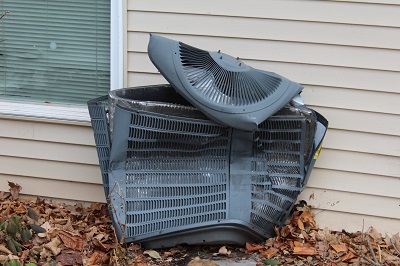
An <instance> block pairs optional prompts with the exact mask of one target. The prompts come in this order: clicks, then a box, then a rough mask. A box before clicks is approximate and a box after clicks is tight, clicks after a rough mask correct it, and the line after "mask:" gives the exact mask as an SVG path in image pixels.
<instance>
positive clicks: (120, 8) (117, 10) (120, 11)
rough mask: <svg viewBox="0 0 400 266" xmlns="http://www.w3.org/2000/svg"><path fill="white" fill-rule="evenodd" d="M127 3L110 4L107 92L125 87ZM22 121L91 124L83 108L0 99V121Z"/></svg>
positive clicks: (84, 106)
mask: <svg viewBox="0 0 400 266" xmlns="http://www.w3.org/2000/svg"><path fill="white" fill-rule="evenodd" d="M125 2H126V1H123V0H110V24H111V25H110V90H115V89H119V88H122V87H124V83H125V82H124V79H125V75H124V71H125V69H126V68H125V63H124V54H125V40H126V28H125V27H124V25H125V24H126V23H125V21H126V18H125V16H124V10H125V11H126V3H125ZM1 116H3V117H20V118H25V119H35V118H37V119H40V120H42V119H49V120H64V121H67V122H78V123H81V122H84V123H86V122H90V116H89V112H88V109H87V106H86V105H81V106H80V105H72V104H71V105H69V104H58V103H37V102H29V101H24V102H22V101H21V102H19V101H9V100H3V99H0V117H1Z"/></svg>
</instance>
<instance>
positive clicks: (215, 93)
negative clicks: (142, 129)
mask: <svg viewBox="0 0 400 266" xmlns="http://www.w3.org/2000/svg"><path fill="white" fill-rule="evenodd" d="M148 54H149V57H150V60H151V61H152V62H153V64H154V65H155V66H156V67H157V69H158V70H159V71H160V73H161V74H162V75H163V76H164V77H165V78H166V79H167V80H168V82H169V83H170V84H171V85H172V86H173V87H174V88H175V90H176V91H177V92H178V93H180V94H181V95H182V96H183V97H184V98H186V99H187V100H188V101H189V102H191V103H192V104H193V105H194V106H195V107H197V108H198V109H199V110H200V111H202V112H203V113H204V114H205V115H207V116H208V117H209V118H210V119H212V120H214V121H215V122H218V123H220V124H222V125H225V126H230V127H233V128H236V129H240V130H244V131H254V130H256V129H257V127H258V125H259V124H260V123H262V122H263V121H264V120H266V119H267V118H268V117H270V116H271V115H273V114H274V113H275V112H277V111H278V110H280V109H281V108H282V107H283V106H285V105H286V104H287V103H288V102H290V100H291V99H292V98H293V97H295V96H296V95H297V94H298V93H299V92H300V91H301V90H302V89H303V87H302V86H301V85H300V84H298V83H296V82H293V81H290V80H288V79H286V78H284V77H282V76H280V75H278V74H275V73H273V72H267V71H263V70H258V69H255V68H252V67H250V66H248V65H246V64H245V63H243V62H242V61H241V60H239V58H234V57H232V56H230V55H227V54H224V53H221V52H219V51H218V52H209V51H205V50H201V49H199V48H196V47H193V46H190V45H187V44H185V43H182V42H178V41H175V40H171V39H167V38H164V37H161V36H158V35H154V34H151V35H150V42H149V45H148Z"/></svg>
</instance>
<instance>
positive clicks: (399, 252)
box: [390, 238, 400, 255]
mask: <svg viewBox="0 0 400 266" xmlns="http://www.w3.org/2000/svg"><path fill="white" fill-rule="evenodd" d="M390 244H392V246H393V248H394V250H396V252H397V254H399V255H400V251H399V250H398V249H397V247H396V246H395V244H394V243H393V242H392V239H391V238H390Z"/></svg>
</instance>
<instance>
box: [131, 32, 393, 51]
mask: <svg viewBox="0 0 400 266" xmlns="http://www.w3.org/2000/svg"><path fill="white" fill-rule="evenodd" d="M399 29H400V28H399ZM127 32H128V33H135V32H137V33H150V32H147V31H139V30H127ZM151 33H153V34H174V35H180V36H187V35H190V36H196V37H197V36H198V37H218V38H229V39H243V40H258V41H271V42H274V41H276V42H288V43H304V44H318V45H335V46H344V47H355V48H372V49H381V50H393V51H398V50H400V48H398V49H396V48H386V47H378V46H363V45H350V44H340V43H324V42H305V41H291V40H283V39H261V38H249V37H244V36H240V37H238V36H221V35H205V34H183V33H178V32H164V31H154V32H151ZM127 52H137V53H145V52H141V51H132V50H127Z"/></svg>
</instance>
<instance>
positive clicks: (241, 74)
mask: <svg viewBox="0 0 400 266" xmlns="http://www.w3.org/2000/svg"><path fill="white" fill-rule="evenodd" d="M179 52H180V59H181V63H182V67H183V71H184V73H185V74H186V77H187V79H188V81H189V82H190V83H191V85H192V87H193V88H195V89H196V90H197V92H198V93H199V94H201V95H202V96H203V97H206V98H208V99H209V100H211V101H212V102H215V103H218V104H222V105H230V106H245V105H250V104H254V103H257V102H260V101H263V100H265V99H266V98H268V97H269V96H271V95H272V94H273V93H274V92H275V91H276V90H277V88H278V87H279V85H280V84H281V82H282V80H281V79H280V78H278V77H274V76H271V75H268V74H266V73H263V72H259V71H257V70H255V69H253V68H250V67H249V68H248V70H246V71H243V70H242V71H230V70H226V69H225V68H223V67H222V66H220V65H219V64H218V63H217V62H216V61H215V60H214V59H213V58H212V57H211V55H210V53H209V52H208V51H204V50H201V49H198V48H196V47H192V46H190V45H187V44H184V43H181V42H180V43H179ZM232 67H235V65H233V64H232Z"/></svg>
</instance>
